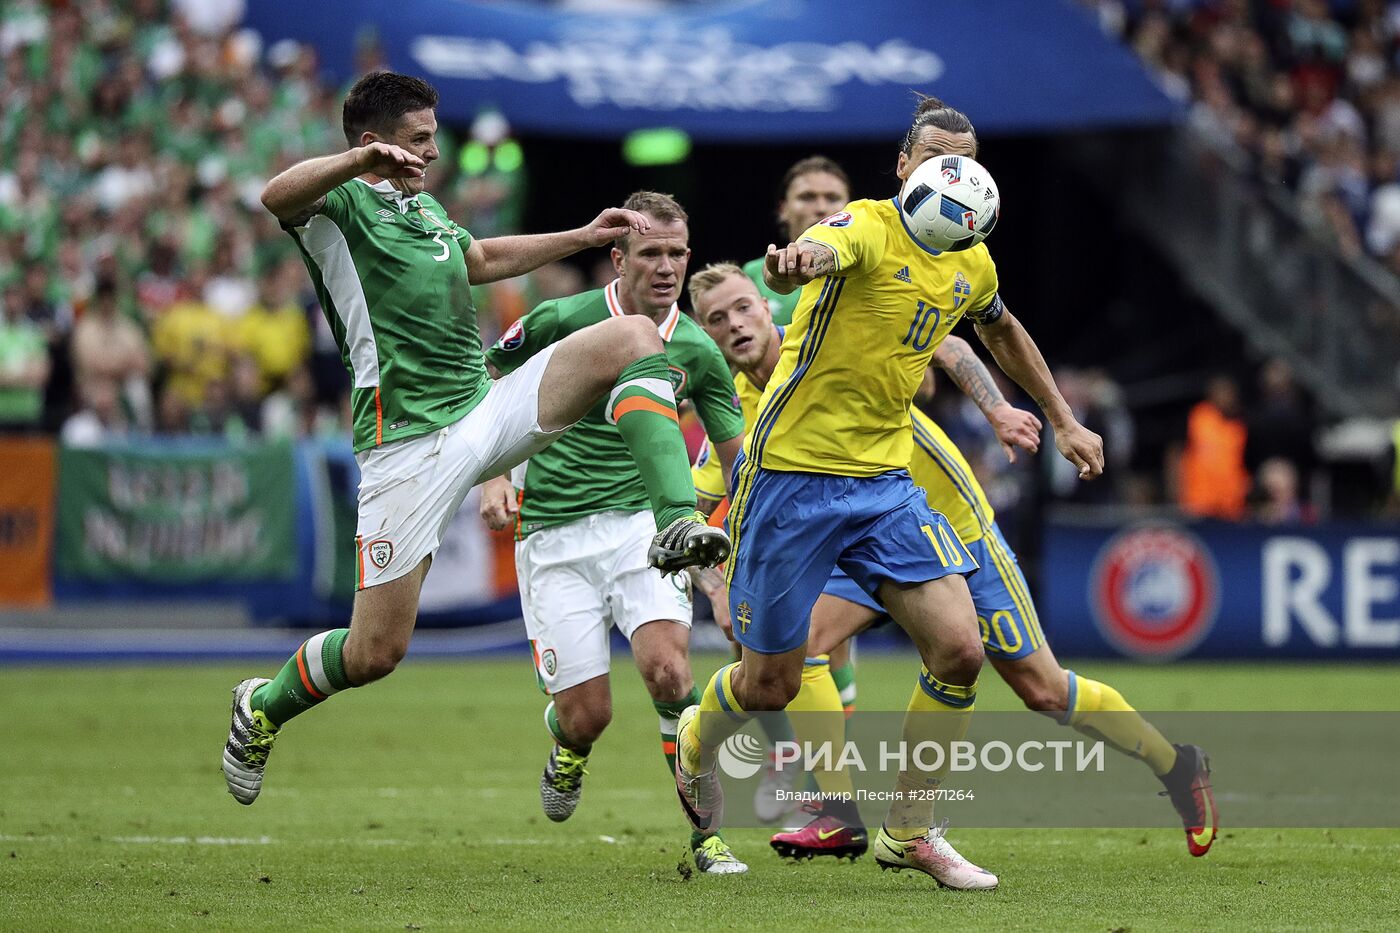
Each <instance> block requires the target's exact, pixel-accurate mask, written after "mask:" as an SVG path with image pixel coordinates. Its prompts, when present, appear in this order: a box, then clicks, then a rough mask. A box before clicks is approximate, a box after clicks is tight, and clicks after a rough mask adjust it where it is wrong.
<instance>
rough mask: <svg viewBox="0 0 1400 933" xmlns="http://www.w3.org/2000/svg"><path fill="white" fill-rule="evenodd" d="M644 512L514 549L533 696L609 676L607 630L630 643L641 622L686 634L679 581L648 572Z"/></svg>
mask: <svg viewBox="0 0 1400 933" xmlns="http://www.w3.org/2000/svg"><path fill="white" fill-rule="evenodd" d="M655 535H656V520H655V519H654V518H652V514H651V512H649V511H648V512H601V513H599V514H597V515H589V516H587V517H586V518H580V519H578V520H577V521H572V522H569V523H568V524H566V525H554V526H551V527H548V528H541V529H540V530H539V531H536V532H533V533H532V534H531V535H530V536H529V537H527V538H526V539H525V540H524V541H518V542H516V545H515V573H516V576H517V577H518V578H519V580H520V604H521V608H522V609H523V610H524V613H525V630H526V632H527V634H528V635H529V638H530V650H531V653H532V654H533V655H534V660H535V673H536V674H537V675H538V676H539V684H540V689H541V690H543V691H544V692H545V693H548V694H554V693H558V692H559V691H560V690H566V689H568V688H569V687H574V686H577V685H578V684H581V683H583V682H584V681H586V680H592V679H593V678H594V677H598V676H600V675H602V674H606V673H607V672H608V670H609V651H608V629H609V627H610V626H612V625H616V626H617V629H618V631H620V632H621V633H622V634H623V635H624V636H625V637H626V638H627V639H628V640H629V641H630V640H631V639H632V633H633V632H635V631H636V630H637V629H638V628H639V627H641V626H642V625H645V624H646V623H648V622H653V621H662V620H669V621H672V622H679V623H681V624H682V625H684V626H686V627H687V628H689V627H690V613H691V602H690V591H689V586H688V582H687V578H686V577H685V576H684V575H672V576H664V575H662V573H661V571H659V570H657V569H656V568H654V567H650V566H648V565H647V548H648V547H649V546H650V545H651V539H652V538H653V537H654V536H655Z"/></svg>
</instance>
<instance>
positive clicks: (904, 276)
mask: <svg viewBox="0 0 1400 933" xmlns="http://www.w3.org/2000/svg"><path fill="white" fill-rule="evenodd" d="M894 277H895V278H897V279H899V280H900V281H901V282H903V283H905V284H906V285H908V284H910V283H911V282H912V281H913V280H912V279H910V278H909V267H908V266H905V267H904V268H903V269H900V270H899V271H898V272H896V273H895V274H894Z"/></svg>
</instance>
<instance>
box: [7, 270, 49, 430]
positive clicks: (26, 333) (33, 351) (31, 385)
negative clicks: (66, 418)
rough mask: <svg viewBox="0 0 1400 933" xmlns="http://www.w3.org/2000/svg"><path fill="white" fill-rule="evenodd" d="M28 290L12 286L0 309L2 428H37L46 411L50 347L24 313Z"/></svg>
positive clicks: (38, 329) (37, 327) (42, 334)
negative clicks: (45, 399)
mask: <svg viewBox="0 0 1400 933" xmlns="http://www.w3.org/2000/svg"><path fill="white" fill-rule="evenodd" d="M23 298H24V292H23V291H21V290H20V289H18V288H15V287H13V286H12V287H11V288H9V289H8V290H7V291H6V292H5V294H4V301H3V304H4V307H3V309H0V314H3V318H0V430H15V429H21V430H23V429H32V428H37V427H38V426H39V423H40V419H41V418H42V417H43V414H44V384H45V383H46V382H47V381H48V378H49V349H48V346H47V344H46V343H45V341H44V332H43V331H42V330H41V329H40V328H39V326H38V325H37V324H35V323H34V322H33V321H32V320H30V319H29V318H28V317H27V316H26V315H25V313H24V300H23Z"/></svg>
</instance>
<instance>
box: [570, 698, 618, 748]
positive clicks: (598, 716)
mask: <svg viewBox="0 0 1400 933" xmlns="http://www.w3.org/2000/svg"><path fill="white" fill-rule="evenodd" d="M556 713H557V715H558V716H559V726H560V728H561V729H563V730H564V735H565V736H567V737H568V739H569V741H571V742H575V743H577V744H579V745H592V744H593V743H594V742H596V741H598V739H599V737H601V736H602V734H603V730H605V729H607V727H608V724H609V723H611V722H612V703H611V702H608V703H590V704H588V705H586V706H580V707H577V708H568V709H565V710H560V709H558V708H557V707H556Z"/></svg>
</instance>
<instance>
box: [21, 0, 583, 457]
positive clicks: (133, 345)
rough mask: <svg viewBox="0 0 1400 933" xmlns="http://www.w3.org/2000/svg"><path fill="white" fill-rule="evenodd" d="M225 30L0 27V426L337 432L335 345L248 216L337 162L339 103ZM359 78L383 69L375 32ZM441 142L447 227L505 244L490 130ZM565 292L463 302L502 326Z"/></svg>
mask: <svg viewBox="0 0 1400 933" xmlns="http://www.w3.org/2000/svg"><path fill="white" fill-rule="evenodd" d="M241 13H242V10H241V3H239V2H237V0H228V2H210V0H170V2H168V3H167V2H164V0H132V2H129V3H116V2H111V0H91V2H84V3H82V4H76V3H49V2H41V0H16V2H12V3H7V4H5V5H4V6H3V7H0V58H3V63H4V64H3V76H0V83H3V86H4V88H5V93H4V95H3V96H0V305H3V320H0V428H3V429H7V430H44V431H48V432H51V433H58V434H59V435H60V436H61V437H62V438H63V439H64V441H65V442H69V443H79V444H82V443H86V444H91V443H97V442H100V441H102V440H105V439H113V438H120V437H123V436H126V435H128V434H130V433H141V434H148V433H157V434H171V435H187V434H196V435H224V436H228V437H234V438H236V437H240V436H244V435H248V434H254V433H260V434H267V435H274V436H282V435H286V436H306V435H315V434H338V433H343V432H346V431H348V427H347V420H346V419H347V404H348V377H347V376H346V374H345V371H344V367H343V366H342V364H341V362H340V358H339V354H338V352H337V351H336V349H335V343H334V340H333V339H332V338H331V334H330V332H329V330H328V327H327V325H326V323H325V322H324V320H323V319H322V316H321V313H320V310H319V308H318V307H317V305H316V300H315V295H314V293H313V292H312V291H311V289H310V283H309V280H308V278H307V276H306V272H305V269H304V267H303V266H302V263H301V261H300V259H299V258H298V257H297V255H296V250H295V246H294V244H293V243H292V241H291V239H290V238H289V237H287V236H285V235H282V234H281V233H280V232H279V231H278V229H277V226H276V222H275V220H274V219H273V218H272V216H271V215H270V214H268V212H267V211H266V210H264V209H263V208H262V206H261V204H260V203H259V201H258V197H259V193H260V192H261V189H262V186H263V184H264V183H265V182H266V180H267V179H268V178H269V177H271V176H272V175H273V174H275V173H276V172H277V171H279V170H280V169H281V168H283V167H285V166H286V165H289V164H292V163H293V162H296V161H298V160H300V159H303V158H306V157H308V156H311V155H317V154H321V153H325V152H329V151H332V150H334V149H336V148H338V147H341V146H343V145H344V142H343V140H342V139H341V138H340V134H339V131H338V127H339V124H340V114H339V101H340V98H341V96H342V93H341V92H342V89H341V88H338V87H334V86H331V85H329V84H327V83H326V82H324V81H322V80H321V79H320V77H319V72H318V66H317V61H316V56H315V53H314V51H313V50H311V49H310V48H308V47H305V46H301V45H298V44H296V43H291V42H283V43H279V44H274V45H272V46H271V47H264V44H263V43H262V41H261V40H260V38H259V37H258V35H257V34H256V33H254V32H252V31H250V30H246V29H242V28H240V27H239V25H238V21H239V19H240V18H241ZM359 60H360V65H361V66H362V68H364V69H370V68H373V67H377V66H380V65H382V62H381V61H380V60H379V53H378V47H377V44H376V42H375V40H374V37H373V35H372V34H366V35H364V36H363V37H362V41H361V43H360V46H359ZM439 138H440V141H441V143H442V148H443V152H444V159H443V162H442V165H443V166H445V167H446V168H445V171H444V172H441V173H439V176H438V180H437V182H436V185H435V187H436V188H437V190H438V192H439V196H440V197H441V198H442V199H443V200H444V201H445V202H446V204H447V206H448V209H449V211H450V212H451V213H452V215H453V216H456V217H461V218H470V223H471V225H472V229H473V230H474V231H476V232H478V233H481V234H485V235H494V234H498V233H509V232H513V231H514V229H515V226H514V225H515V224H516V223H517V222H518V218H519V205H520V196H519V195H520V185H519V183H518V180H517V175H518V172H517V171H516V169H518V168H519V158H518V147H517V148H515V149H513V150H512V149H511V148H510V147H511V146H513V145H514V144H513V143H512V142H511V141H510V140H509V138H508V127H507V126H506V125H505V123H504V121H503V120H502V119H501V118H499V117H498V116H495V115H491V114H486V115H483V118H482V119H480V120H478V121H477V125H476V126H474V127H473V135H472V138H471V139H469V140H468V141H467V143H466V144H465V145H463V146H460V147H459V146H457V145H456V144H455V143H454V141H453V140H452V138H451V135H450V133H448V132H446V131H444V132H443V133H442V134H440V137H439ZM512 152H513V153H514V158H512ZM570 276H571V270H568V269H553V270H549V271H548V272H546V273H545V274H543V275H538V276H536V277H535V279H534V280H532V281H531V282H528V283H525V284H524V285H522V284H520V283H514V284H511V285H508V286H502V287H498V288H494V289H492V290H490V291H483V292H482V293H481V294H480V295H478V301H479V302H482V303H485V304H486V305H489V306H492V307H493V308H494V309H495V310H494V311H493V316H494V315H499V317H500V318H501V319H503V320H505V321H506V322H507V323H508V322H509V320H511V319H513V318H514V317H516V316H518V315H519V314H520V313H522V312H523V311H524V310H525V308H526V307H527V304H528V302H529V301H531V300H537V299H539V298H542V297H547V296H548V295H550V294H555V293H558V290H559V289H569V288H572V287H574V285H575V282H574V280H573V279H572V278H571V277H570ZM535 292H538V293H535ZM496 326H497V327H499V325H496ZM483 329H484V331H485V332H486V333H487V334H488V335H491V333H492V331H493V326H492V325H491V324H490V323H488V324H486V325H485V326H484V327H483Z"/></svg>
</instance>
